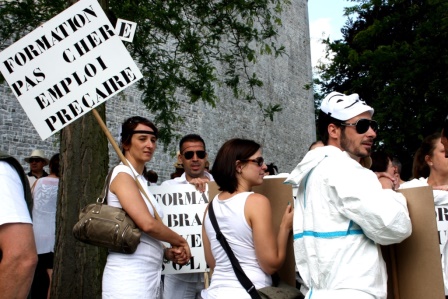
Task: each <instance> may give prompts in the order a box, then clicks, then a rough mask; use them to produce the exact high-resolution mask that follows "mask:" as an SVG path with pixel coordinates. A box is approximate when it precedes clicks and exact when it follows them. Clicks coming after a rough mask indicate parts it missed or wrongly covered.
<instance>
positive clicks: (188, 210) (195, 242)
mask: <svg viewBox="0 0 448 299" xmlns="http://www.w3.org/2000/svg"><path fill="white" fill-rule="evenodd" d="M149 190H150V191H151V193H152V194H153V195H154V197H155V198H156V200H157V202H158V203H159V205H160V206H161V207H162V209H163V213H164V215H165V217H164V219H163V223H165V225H166V226H168V227H169V228H170V229H172V230H173V231H175V232H177V233H178V234H179V235H181V236H182V237H184V238H185V239H186V240H187V242H188V244H189V245H190V249H191V255H192V256H193V258H192V259H191V262H190V264H189V265H185V266H179V265H177V264H174V263H169V264H165V265H164V269H163V272H162V273H163V274H180V273H197V272H206V271H208V270H207V264H206V262H205V256H204V248H203V246H202V220H203V218H204V211H205V209H206V207H207V204H208V202H209V200H208V192H204V193H201V192H199V191H197V190H196V188H195V187H194V186H193V185H190V184H182V185H167V186H150V187H149ZM167 246H169V245H167Z"/></svg>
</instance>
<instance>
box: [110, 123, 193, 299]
mask: <svg viewBox="0 0 448 299" xmlns="http://www.w3.org/2000/svg"><path fill="white" fill-rule="evenodd" d="M157 134H158V130H157V128H156V127H155V126H154V124H153V123H152V122H150V121H149V120H147V119H146V118H143V117H139V116H134V117H131V118H129V119H127V120H126V121H125V122H124V123H123V124H122V133H121V146H122V151H123V154H124V156H125V158H126V159H127V162H128V164H129V166H126V165H123V164H122V163H121V164H119V165H118V166H116V167H115V168H114V169H113V171H112V175H111V178H110V183H109V191H108V194H107V203H108V204H109V205H111V206H115V207H119V208H123V209H124V210H125V211H126V213H127V214H128V215H129V216H130V217H131V218H132V220H133V221H134V222H135V224H136V225H137V226H138V228H139V229H140V230H141V232H142V235H141V238H140V244H139V245H138V247H137V250H136V251H135V252H134V253H133V254H123V253H118V252H109V255H108V257H107V262H106V267H105V269H104V274H103V288H102V290H103V294H102V297H103V298H161V289H160V278H161V271H162V263H163V259H164V258H165V259H168V260H171V261H173V262H175V263H177V264H180V265H183V264H186V263H187V262H188V261H189V260H190V258H191V254H190V248H189V246H188V243H187V242H186V240H185V239H184V238H182V237H181V236H180V235H178V234H177V233H175V232H174V231H172V230H171V229H169V228H168V227H167V226H165V225H164V224H163V223H162V222H161V221H158V220H157V219H156V218H155V213H154V209H153V206H154V207H155V209H156V210H157V213H158V214H159V215H160V216H161V217H163V213H162V210H161V209H160V207H159V205H158V204H157V202H156V200H155V199H154V196H152V194H151V193H150V192H149V191H148V190H147V189H146V186H147V182H146V179H145V177H144V175H143V171H144V167H145V163H146V162H148V161H149V160H151V158H152V156H153V154H154V151H155V150H156V146H157ZM135 178H136V179H138V180H139V182H140V185H141V186H142V187H143V188H144V190H145V191H146V194H147V195H148V198H146V196H145V194H143V193H142V192H141V191H140V190H139V188H138V185H137V183H136V181H135ZM149 200H151V203H152V205H151V204H150V203H149V202H148V201H149ZM162 241H164V242H167V243H170V244H171V246H172V248H165V249H164V246H163V244H162Z"/></svg>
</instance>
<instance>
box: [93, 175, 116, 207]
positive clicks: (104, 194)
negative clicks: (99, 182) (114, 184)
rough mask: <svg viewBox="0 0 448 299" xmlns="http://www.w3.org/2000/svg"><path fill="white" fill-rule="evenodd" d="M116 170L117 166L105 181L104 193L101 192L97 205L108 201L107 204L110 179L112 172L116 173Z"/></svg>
mask: <svg viewBox="0 0 448 299" xmlns="http://www.w3.org/2000/svg"><path fill="white" fill-rule="evenodd" d="M114 169H115V166H114V167H112V168H111V169H110V170H109V173H108V174H107V177H106V179H105V180H104V187H103V191H101V194H100V196H99V197H98V198H97V199H96V202H97V203H104V201H106V203H107V192H108V191H109V183H110V178H111V177H112V172H113V171H114Z"/></svg>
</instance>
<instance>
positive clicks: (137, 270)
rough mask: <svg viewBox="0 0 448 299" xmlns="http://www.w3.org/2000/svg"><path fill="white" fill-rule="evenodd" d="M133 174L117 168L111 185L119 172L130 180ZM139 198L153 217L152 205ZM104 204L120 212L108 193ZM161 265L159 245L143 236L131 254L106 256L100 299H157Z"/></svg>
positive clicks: (149, 194)
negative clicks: (129, 176) (106, 203)
mask: <svg viewBox="0 0 448 299" xmlns="http://www.w3.org/2000/svg"><path fill="white" fill-rule="evenodd" d="M131 167H132V166H131ZM132 171H134V173H135V174H136V175H137V178H138V180H139V181H140V184H141V185H142V187H143V188H146V187H147V181H146V180H145V178H144V177H143V176H141V175H138V174H137V172H135V170H132ZM132 171H131V169H130V168H129V167H128V166H125V165H123V164H120V165H118V166H116V167H115V169H114V170H113V172H112V176H111V180H110V182H111V183H112V181H113V180H114V178H115V177H116V176H117V174H118V173H120V172H125V173H128V174H129V175H131V176H133V173H132ZM109 186H110V185H109ZM147 194H148V196H149V197H150V199H151V202H152V204H153V205H154V207H155V208H156V209H157V212H158V213H159V215H160V217H163V213H162V210H161V209H160V206H159V205H158V204H157V202H156V200H155V198H154V196H153V195H152V194H151V193H150V192H149V191H148V190H147ZM142 196H143V198H144V199H145V203H146V205H147V207H148V210H149V211H150V213H151V214H152V215H153V216H154V211H153V209H152V207H151V205H150V204H149V203H148V202H147V200H146V198H145V196H144V195H143V194H142ZM107 202H108V204H109V205H111V206H114V207H119V208H121V205H120V202H119V201H118V198H117V197H116V196H115V194H113V193H111V192H110V191H109V192H108V194H107ZM162 261H163V245H162V242H161V241H159V240H157V239H154V238H152V237H150V236H149V235H147V234H145V233H143V232H142V235H141V238H140V244H139V245H138V247H137V250H136V251H135V252H134V253H133V254H124V253H117V252H109V255H108V257H107V262H106V267H105V269H104V273H103V290H102V291H103V295H102V296H103V298H117V299H118V298H120V299H124V298H129V299H131V298H132V299H137V298H138V299H144V298H148V299H149V298H150V299H156V298H160V297H161V293H162V292H161V288H160V285H161V284H160V278H161V272H162Z"/></svg>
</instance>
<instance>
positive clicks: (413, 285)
mask: <svg viewBox="0 0 448 299" xmlns="http://www.w3.org/2000/svg"><path fill="white" fill-rule="evenodd" d="M399 192H400V193H402V194H403V195H404V196H405V197H406V200H407V203H408V209H409V215H410V217H411V221H412V234H411V236H410V237H409V238H407V239H406V240H404V241H403V242H401V243H399V244H395V245H392V246H387V247H386V250H383V253H384V252H386V253H387V251H388V250H389V253H390V256H385V257H384V259H385V261H386V263H387V267H388V273H389V288H388V290H389V292H388V299H422V298H428V299H429V298H431V299H444V298H445V292H444V286H443V276H442V263H441V260H440V248H439V240H438V235H437V225H436V219H435V217H434V197H433V193H432V188H431V187H418V188H409V189H402V190H399ZM387 249H388V250H387ZM394 260H395V265H394ZM394 281H395V283H394ZM391 284H392V285H391Z"/></svg>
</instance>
